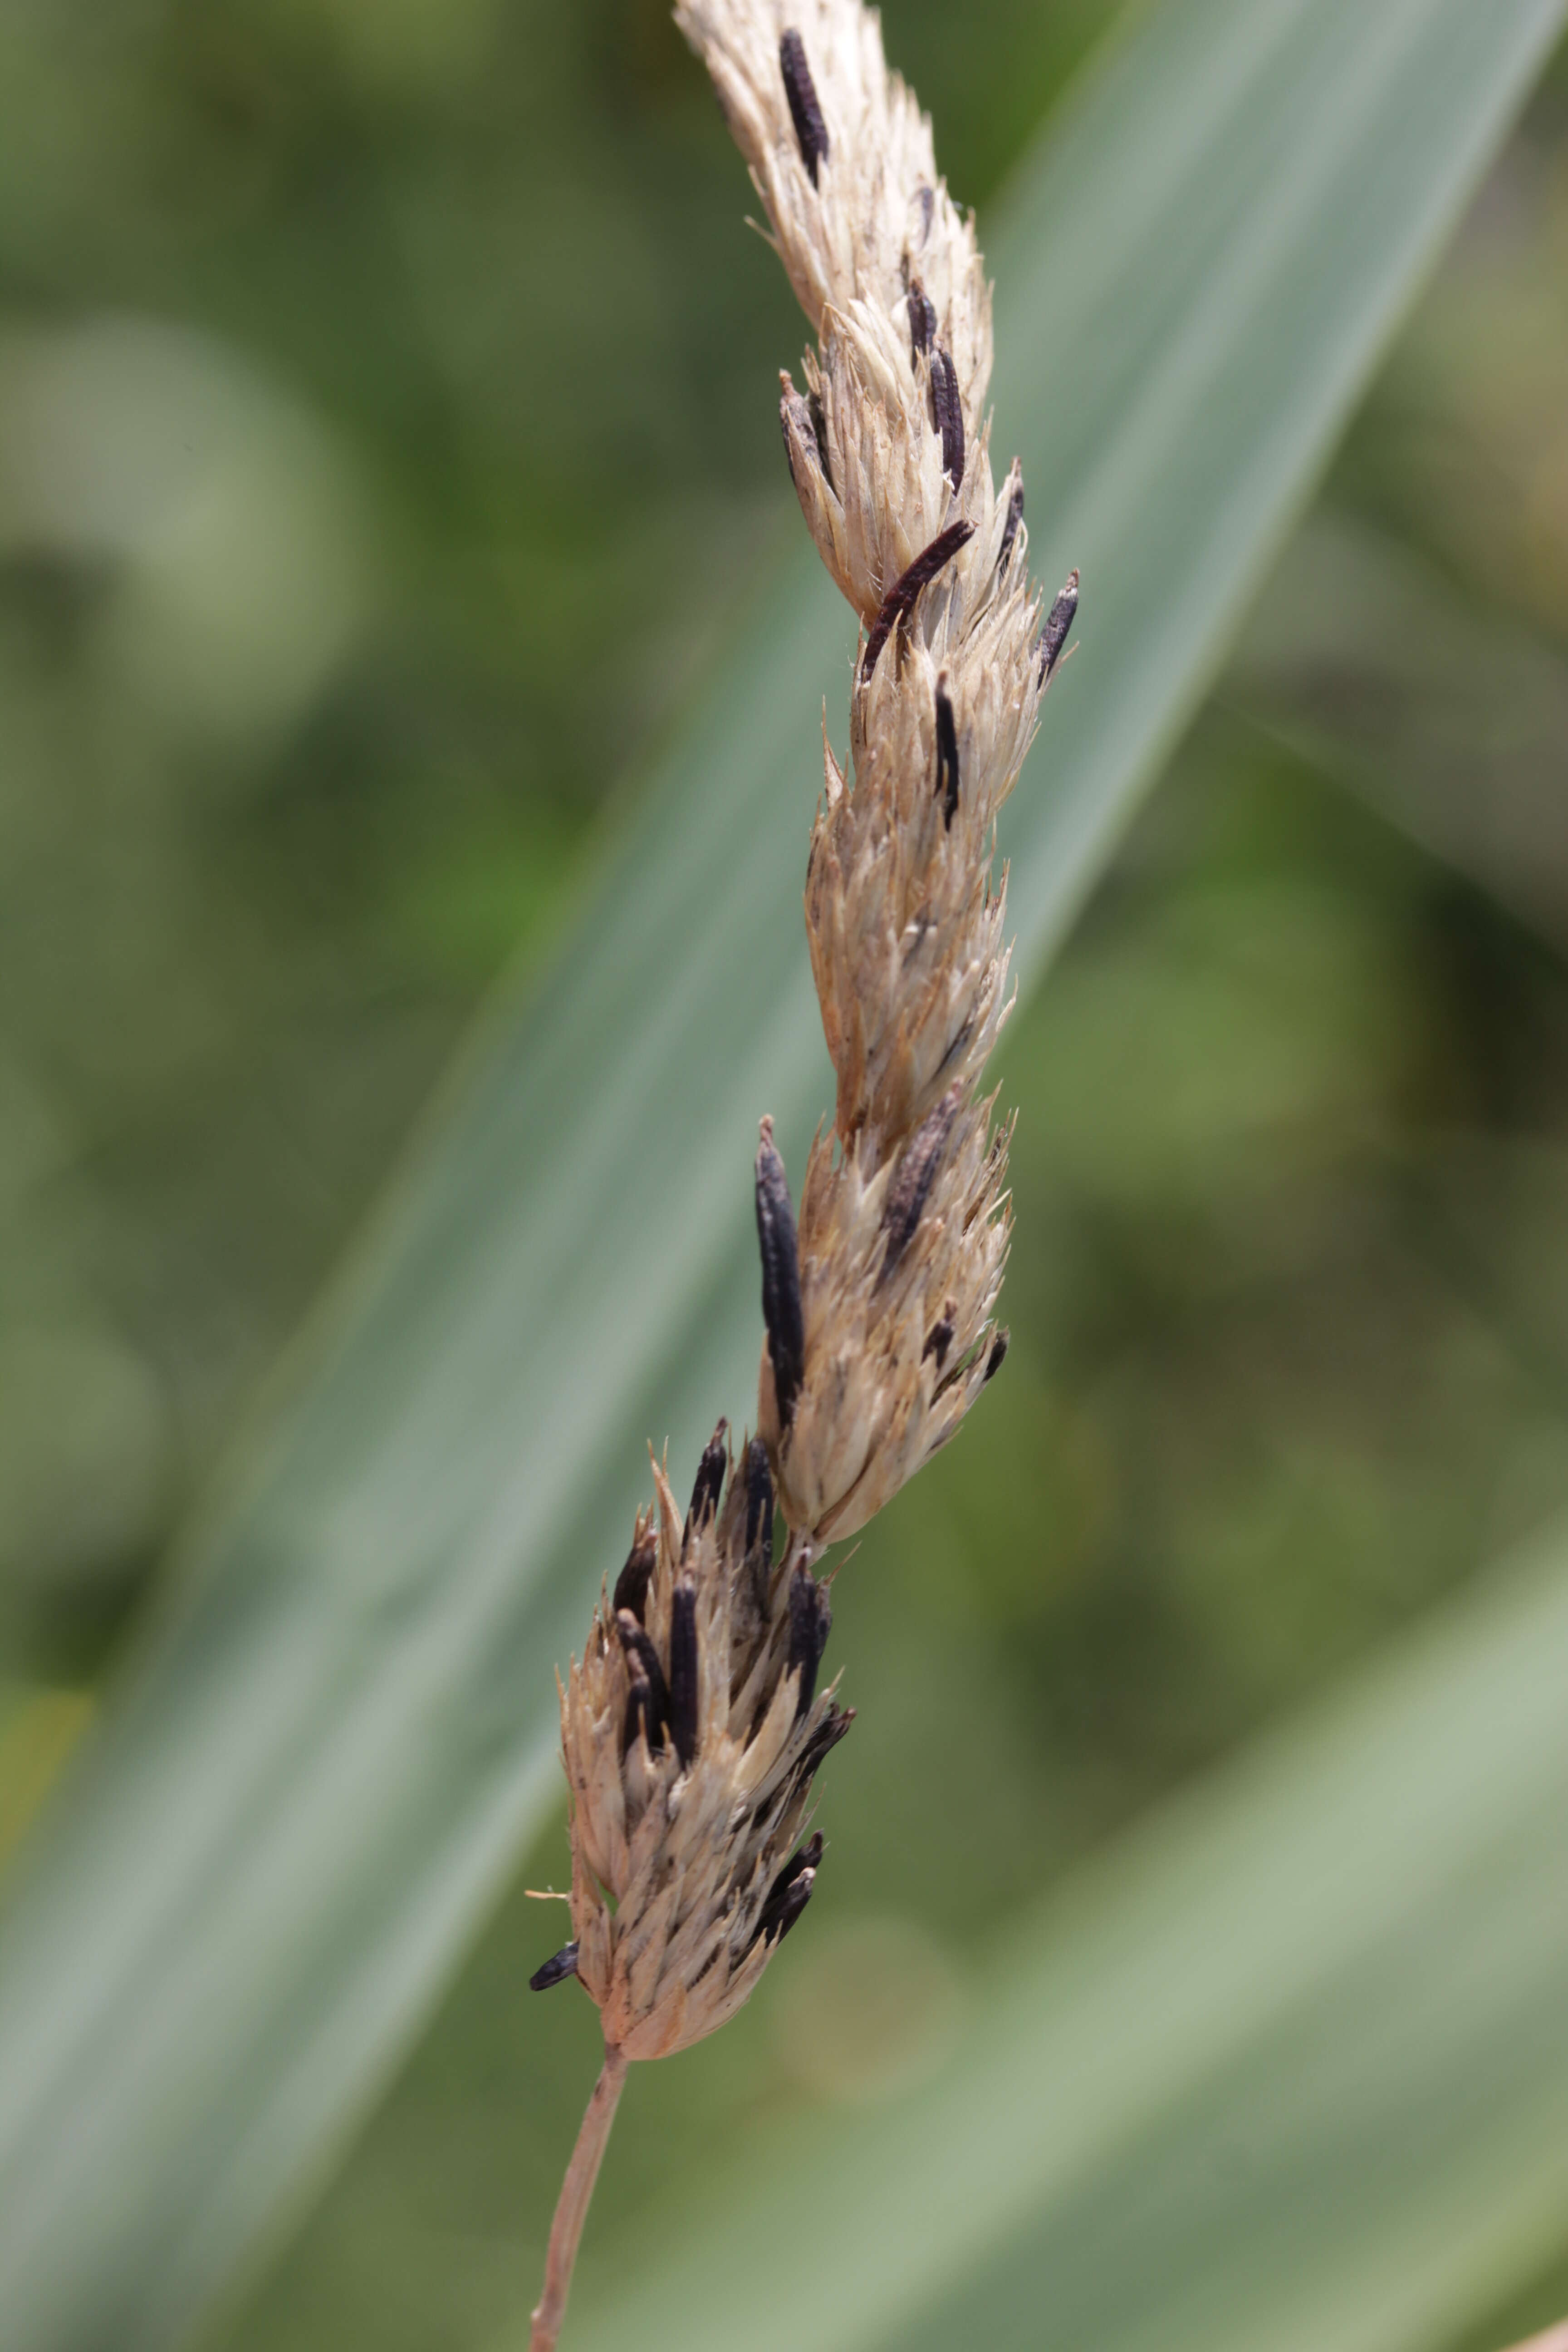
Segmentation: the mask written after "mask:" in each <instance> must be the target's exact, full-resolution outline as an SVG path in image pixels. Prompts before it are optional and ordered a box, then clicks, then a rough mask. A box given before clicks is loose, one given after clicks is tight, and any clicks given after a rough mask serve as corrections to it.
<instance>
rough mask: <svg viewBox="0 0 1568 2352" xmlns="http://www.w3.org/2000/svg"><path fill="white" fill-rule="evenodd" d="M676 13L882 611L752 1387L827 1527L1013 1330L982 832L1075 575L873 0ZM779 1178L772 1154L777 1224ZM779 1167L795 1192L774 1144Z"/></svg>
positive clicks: (1003, 1004)
mask: <svg viewBox="0 0 1568 2352" xmlns="http://www.w3.org/2000/svg"><path fill="white" fill-rule="evenodd" d="M676 16H677V21H678V22H679V25H680V26H681V29H682V30H683V31H684V32H685V34H686V35H687V37H688V38H689V40H690V41H691V43H692V44H693V46H694V47H696V48H697V49H698V51H699V52H700V55H701V56H702V58H704V60H705V62H706V63H707V65H708V68H709V70H710V73H711V74H712V77H713V80H714V83H715V85H716V87H717V89H718V91H719V95H720V98H721V101H722V103H723V107H724V111H725V114H726V116H727V117H728V120H729V122H730V126H731V130H732V131H733V132H734V135H735V138H736V140H737V142H738V143H739V145H740V147H741V150H742V153H743V154H744V156H745V158H746V161H747V163H748V164H749V165H750V167H751V173H752V181H753V183H754V184H755V186H756V189H757V192H758V194H759V195H760V196H761V197H762V199H763V205H764V206H765V208H766V211H767V216H768V226H769V229H770V232H771V236H772V241H773V245H774V247H776V249H777V251H778V254H779V257H780V258H781V260H782V261H783V263H784V268H785V269H786V270H787V271H788V273H789V278H790V282H791V284H792V285H793V286H794V288H795V292H796V294H797V295H798V296H799V298H800V301H801V304H802V307H803V308H804V310H805V313H806V316H807V318H808V319H809V320H810V321H811V324H812V326H813V328H814V329H815V331H816V338H817V342H816V350H815V351H814V352H808V353H807V354H806V357H805V363H804V376H805V392H804V394H803V393H802V392H801V391H799V390H798V389H797V388H796V386H795V383H794V382H793V381H792V380H791V379H790V378H788V377H785V378H784V390H783V399H782V403H781V407H780V417H781V422H782V425H783V429H784V447H785V451H786V453H787V455H788V458H789V466H790V472H791V475H792V478H793V479H794V482H795V494H796V497H797V498H798V499H799V501H800V507H801V511H802V513H803V514H804V515H805V520H806V524H807V527H808V528H809V530H810V531H811V534H812V537H813V538H814V539H815V540H816V545H817V549H818V551H819V552H820V554H821V556H822V560H823V562H824V563H825V564H826V567H827V569H828V571H829V572H830V573H831V574H832V577H833V578H834V580H835V581H836V582H837V584H838V586H839V588H840V589H841V590H842V592H843V593H844V594H845V596H846V597H847V599H848V601H849V603H850V604H852V605H853V606H854V608H855V611H856V613H857V614H858V616H859V619H860V623H861V626H862V630H863V638H862V645H861V651H860V657H859V660H858V665H857V669H856V676H855V684H854V688H853V691H852V694H851V699H850V710H849V758H848V763H847V769H846V768H841V767H840V766H839V764H838V761H837V760H836V758H835V757H834V754H833V751H832V749H831V747H830V746H828V745H827V744H826V743H825V745H824V765H825V782H826V790H825V793H824V798H823V803H822V806H821V808H820V810H819V812H818V814H817V820H816V829H815V831H814V833H813V836H812V844H811V856H810V861H809V864H808V866H807V870H806V886H805V916H806V931H807V936H808V939H809V942H810V947H811V961H812V971H813V975H814V977H815V979H816V991H817V995H818V998H819V1000H820V1002H821V1005H822V1018H823V1027H824V1029H825V1031H826V1038H827V1047H828V1052H829V1053H830V1054H831V1055H832V1057H833V1064H834V1068H835V1071H836V1073H837V1080H838V1097H837V1105H836V1108H835V1112H834V1121H833V1129H832V1132H831V1134H829V1135H826V1136H822V1137H819V1138H818V1139H817V1141H816V1145H815V1146H814V1147H813V1150H812V1154H811V1159H810V1161H809V1163H808V1166H807V1168H806V1171H805V1185H804V1187H803V1190H802V1194H801V1207H800V1219H799V1226H798V1232H797V1233H796V1234H794V1235H792V1238H793V1239H794V1240H795V1259H794V1265H795V1278H796V1280H797V1283H798V1288H799V1295H800V1325H801V1330H802V1335H803V1341H804V1347H803V1349H802V1348H799V1347H796V1346H795V1344H793V1343H792V1344H791V1345H789V1346H788V1347H786V1348H784V1350H783V1354H782V1356H781V1345H780V1340H779V1338H778V1334H777V1331H776V1328H775V1317H774V1314H773V1312H772V1311H771V1310H769V1309H768V1307H767V1299H768V1296H769V1284H768V1281H767V1279H766V1278H764V1311H765V1313H766V1319H767V1323H768V1339H767V1342H766V1345H765V1347H764V1349H763V1363H762V1372H761V1381H760V1389H759V1402H758V1408H757V1412H758V1425H759V1427H760V1429H761V1431H762V1433H763V1437H764V1438H765V1439H766V1441H767V1444H768V1446H769V1449H770V1453H771V1454H772V1457H773V1467H774V1472H775V1475H776V1477H777V1480H778V1487H779V1499H780V1502H781V1505H782V1507H783V1509H784V1515H785V1517H787V1519H788V1521H789V1523H790V1526H791V1527H792V1528H795V1530H796V1531H797V1533H799V1534H802V1535H805V1536H807V1537H809V1538H810V1539H811V1541H812V1542H813V1544H814V1545H816V1546H817V1547H819V1548H820V1546H822V1545H824V1544H826V1543H827V1542H829V1541H832V1540H834V1539H835V1538H839V1537H843V1536H847V1535H849V1534H852V1533H853V1532H854V1530H855V1529H856V1528H859V1527H861V1526H863V1525H864V1523H865V1521H866V1520H867V1519H868V1518H869V1517H871V1516H872V1514H873V1513H874V1512H876V1511H878V1510H879V1509H880V1508H881V1507H882V1505H883V1504H884V1503H886V1502H887V1501H889V1499H890V1497H891V1496H893V1495H894V1494H896V1493H897V1492H898V1489H899V1488H900V1486H902V1485H903V1484H904V1482H905V1480H906V1479H908V1478H910V1477H911V1476H912V1475H914V1473H915V1471H917V1470H918V1469H919V1468H920V1466H921V1464H922V1463H923V1462H926V1461H928V1460H929V1459H930V1458H931V1454H933V1453H935V1451H936V1450H937V1448H938V1447H939V1446H941V1445H943V1444H946V1442H947V1440H948V1439H949V1438H950V1437H951V1436H952V1434H953V1433H954V1431H955V1430H956V1428H957V1426H958V1424H959V1423H960V1422H961V1421H962V1420H963V1415H964V1414H965V1412H967V1411H968V1410H969V1407H970V1405H971V1404H972V1403H973V1402H974V1399H975V1397H976V1396H977V1395H978V1393H979V1391H980V1390H981V1389H982V1388H983V1387H984V1384H985V1381H987V1380H988V1379H989V1378H990V1377H991V1376H992V1374H993V1373H994V1371H995V1370H996V1368H997V1366H998V1365H999V1363H1000V1361H1001V1359H1002V1356H1003V1354H1004V1353H1005V1334H1003V1333H1002V1332H1000V1330H999V1329H998V1328H997V1326H996V1323H995V1319H994V1318H995V1308H996V1302H997V1297H998V1293H999V1291H1000V1287H1001V1282H1002V1273H1003V1268H1004V1265H1005V1260H1006V1255H1007V1227H1008V1212H1007V1205H1006V1191H1005V1186H1006V1143H1007V1131H1006V1129H1002V1130H1000V1131H998V1132H995V1133H993V1132H992V1130H991V1125H990V1119H991V1111H992V1103H991V1101H990V1100H989V1099H987V1098H985V1097H984V1096H983V1094H982V1092H981V1075H982V1072H983V1069H984V1064H985V1061H986V1058H987V1056H988V1055H989V1054H990V1052H991V1048H992V1046H993V1045H994V1043H995V1040H996V1036H997V1033H998V1031H999V1030H1000V1028H1001V1026H1002V1024H1003V1022H1004V1021H1005V1018H1006V1015H1007V1012H1008V1009H1009V1006H1010V1003H1011V997H1010V994H1009V992H1008V987H1007V954H1008V951H1007V947H1006V940H1005V923H1006V883H1005V877H1003V879H1002V881H1001V883H1000V884H999V885H994V884H993V878H992V860H993V855H994V842H995V824H996V817H997V813H998V811H999V810H1000V809H1001V807H1002V804H1003V803H1004V802H1005V799H1006V797H1007V795H1008V793H1010V792H1011V791H1012V789H1013V785H1014V783H1015V782H1016V779H1017V775H1018V772H1019V770H1020V768H1021V767H1022V765H1023V762H1024V759H1025V755H1026V752H1027V751H1028V748H1029V744H1030V742H1031V740H1032V739H1033V736H1034V732H1035V728H1036V725H1037V719H1038V715H1039V707H1040V701H1041V698H1042V697H1043V695H1044V693H1045V690H1046V688H1047V686H1048V684H1049V682H1050V678H1051V676H1052V673H1053V671H1054V670H1055V668H1056V667H1057V664H1058V661H1059V659H1060V656H1061V654H1062V650H1063V646H1064V645H1065V643H1066V639H1067V635H1068V629H1069V628H1070V627H1071V625H1072V619H1073V614H1074V613H1075V611H1076V609H1077V604H1078V575H1077V573H1076V572H1075V573H1074V574H1073V576H1072V578H1071V580H1070V581H1069V582H1068V584H1067V586H1066V587H1065V588H1064V589H1063V591H1062V593H1061V594H1060V595H1059V596H1058V597H1057V599H1056V600H1055V602H1054V604H1052V605H1051V607H1050V609H1049V612H1048V614H1045V613H1044V607H1043V600H1042V598H1041V597H1040V595H1039V593H1037V590H1036V589H1035V588H1034V587H1033V586H1032V585H1031V583H1030V582H1029V578H1028V571H1027V555H1028V534H1027V531H1026V527H1025V524H1024V484H1023V478H1022V475H1021V472H1020V470H1019V468H1018V467H1017V465H1016V463H1015V464H1014V466H1013V467H1012V468H1011V469H1010V471H1009V472H1008V474H1007V477H1006V478H1005V481H1004V482H1003V484H1002V487H1001V489H1000V491H998V490H997V489H996V488H994V484H993V481H992V475H991V459H990V429H989V420H988V418H987V417H986V415H985V414H984V401H985V393H986V386H987V384H988V383H989V380H990V374H991V295H990V289H989V287H988V286H987V285H986V282H985V278H984V271H983V268H982V266H981V260H980V255H979V252H978V250H977V248H976V245H975V240H974V227H973V220H971V219H967V218H964V217H962V216H961V215H960V214H959V213H958V211H957V210H956V208H955V207H954V205H953V204H952V199H951V198H950V197H949V195H948V193H947V190H946V188H945V186H944V185H943V184H942V182H941V181H940V180H939V178H938V177H937V173H936V164H935V159H934V156H933V154H932V152H931V127H930V124H929V123H928V122H927V121H926V120H925V118H924V117H923V116H922V115H921V112H920V110H919V109H918V107H917V106H916V104H915V101H914V100H913V98H912V97H911V96H910V92H909V91H908V90H907V89H905V87H904V85H903V83H902V82H901V81H900V79H899V77H898V76H897V75H896V74H893V73H889V70H888V68H887V64H886V61H885V59H884V58H883V55H882V47H881V38H880V34H879V28H878V26H877V21H876V19H875V17H874V16H869V15H868V13H867V12H866V10H865V9H864V8H862V7H861V6H860V5H858V0H680V5H679V6H678V8H677V10H676ZM1042 615H1043V619H1042ZM767 1148H768V1150H770V1151H771V1150H772V1145H771V1138H770V1139H768V1147H767ZM773 1158H774V1160H776V1154H774V1155H773ZM767 1181H768V1185H769V1192H770V1200H776V1197H777V1195H778V1194H779V1192H780V1190H781V1184H782V1175H781V1171H778V1170H777V1169H776V1168H774V1167H772V1166H770V1170H769V1173H768V1178H767ZM758 1184H759V1192H758V1202H759V1205H758V1217H759V1223H762V1221H763V1201H762V1187H763V1171H762V1168H761V1164H759V1176H758ZM769 1215H770V1217H771V1218H772V1220H773V1223H774V1224H777V1223H778V1222H779V1220H778V1213H777V1211H776V1209H770V1211H769ZM765 1256H766V1244H765V1243H764V1258H765ZM775 1288H776V1286H775ZM938 1335H940V1344H939V1343H938ZM781 1364H782V1365H783V1367H784V1369H783V1370H781Z"/></svg>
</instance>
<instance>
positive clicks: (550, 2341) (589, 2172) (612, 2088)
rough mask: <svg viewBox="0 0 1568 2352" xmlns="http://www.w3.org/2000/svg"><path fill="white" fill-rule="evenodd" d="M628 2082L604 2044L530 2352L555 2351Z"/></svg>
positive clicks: (566, 2184)
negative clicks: (586, 2223)
mask: <svg viewBox="0 0 1568 2352" xmlns="http://www.w3.org/2000/svg"><path fill="white" fill-rule="evenodd" d="M625 2081H626V2060H625V2058H624V2057H623V2056H622V2055H621V2053H620V2052H619V2051H618V2050H616V2049H615V2048H613V2047H612V2046H611V2045H610V2044H609V2043H608V2042H606V2043H605V2063H604V2064H603V2066H602V2067H601V2068H600V2069H599V2079H598V2081H597V2082H596V2083H595V2085H594V2095H593V2097H592V2098H591V2099H590V2100H589V2102H588V2111H587V2113H586V2115H585V2116H584V2117H583V2127H582V2129H581V2131H579V2133H578V2134H577V2145H576V2147H574V2149H573V2151H572V2161H571V2163H570V2164H569V2165H568V2166H567V2168H566V2178H565V2179H564V2180H563V2182H562V2184H561V2197H560V2201H559V2202H558V2203H557V2205H556V2208H555V2219H554V2221H552V2223H551V2225H550V2251H549V2252H548V2253H547V2254H546V2256H545V2260H544V2293H543V2294H542V2295H541V2296H540V2298H539V2305H538V2307H537V2309H536V2310H535V2312H534V2315H533V2331H532V2333H531V2336H529V2339H528V2352H555V2344H556V2340H557V2338H558V2337H559V2336H560V2334H561V2323H562V2321H563V2319H564V2318H565V2316H566V2298H567V2296H568V2294H570V2293H571V2292H572V2270H573V2265H574V2263H575V2262H576V2260H577V2247H578V2243H579V2242H580V2240H581V2238H582V2235H583V2224H584V2221H586V2220H587V2218H588V2207H589V2204H590V2202H591V2201H592V2199H593V2195H594V2183H595V2180H597V2179H598V2177H599V2166H600V2164H601V2163H602V2162H603V2160H604V2154H605V2147H606V2145H607V2144H608V2141H609V2137H610V2126H611V2125H612V2124H613V2123H614V2122H615V2120H616V2108H617V2106H619V2105H620V2101H621V2085H622V2084H623V2083H624V2082H625Z"/></svg>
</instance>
